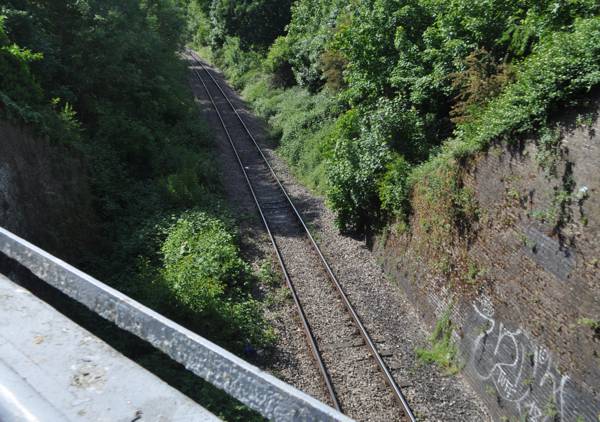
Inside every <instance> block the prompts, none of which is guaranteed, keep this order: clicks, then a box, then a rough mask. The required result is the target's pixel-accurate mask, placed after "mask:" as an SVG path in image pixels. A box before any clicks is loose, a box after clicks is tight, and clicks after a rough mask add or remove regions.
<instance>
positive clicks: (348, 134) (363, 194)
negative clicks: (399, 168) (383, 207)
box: [328, 110, 389, 233]
mask: <svg viewBox="0 0 600 422" xmlns="http://www.w3.org/2000/svg"><path fill="white" fill-rule="evenodd" d="M360 125H361V123H360V118H359V116H358V113H357V112H356V111H355V110H352V111H349V112H347V113H346V114H345V115H343V116H342V117H341V118H340V119H339V120H338V122H337V127H336V130H335V132H334V133H335V135H334V139H336V142H335V148H334V150H333V156H332V158H331V159H330V160H329V162H328V177H329V191H328V199H329V202H330V204H331V207H332V209H333V210H334V211H335V212H336V223H337V225H338V227H339V228H340V229H341V230H342V231H346V232H356V233H362V232H365V231H368V230H371V229H372V228H374V227H376V226H377V224H378V223H379V221H380V218H379V217H380V216H379V209H380V204H379V197H378V194H377V185H378V181H379V177H380V175H381V173H382V172H383V170H384V168H385V167H384V166H385V163H386V162H387V160H388V157H389V149H388V146H387V145H386V143H385V142H384V141H382V139H380V138H379V137H377V136H374V134H372V133H371V132H366V133H365V131H362V132H359V131H360ZM358 133H360V136H357V135H358Z"/></svg>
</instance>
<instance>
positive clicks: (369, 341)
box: [190, 50, 416, 422]
mask: <svg viewBox="0 0 600 422" xmlns="http://www.w3.org/2000/svg"><path fill="white" fill-rule="evenodd" d="M190 54H191V56H192V58H193V59H194V60H195V61H196V62H197V63H198V64H199V65H200V67H201V68H202V69H203V70H204V71H205V72H206V74H207V75H208V76H209V77H210V79H211V80H212V81H213V83H214V84H215V86H216V87H217V88H218V89H219V91H220V92H221V94H222V95H223V98H225V100H227V103H228V104H229V106H230V107H231V109H232V110H233V112H234V113H235V115H236V116H237V118H238V120H239V121H240V123H241V124H242V126H243V127H244V129H245V131H246V133H247V134H248V136H249V137H250V139H251V140H252V142H253V144H254V146H255V147H256V149H257V150H258V152H259V153H260V156H261V157H262V158H263V160H264V162H265V164H266V165H267V167H268V168H269V171H270V172H271V175H272V176H273V178H274V179H275V181H276V182H277V184H278V185H279V187H280V189H281V191H282V192H283V194H284V196H285V197H286V199H287V201H288V203H289V205H290V206H291V208H292V210H293V211H294V214H295V215H296V217H297V219H298V222H299V223H300V225H301V226H302V227H303V229H304V230H305V232H306V234H307V236H308V238H309V239H310V242H311V244H312V246H313V248H314V250H315V251H316V253H317V255H318V256H319V258H320V260H321V262H322V264H323V265H324V267H325V269H326V270H327V274H328V275H329V278H330V280H331V281H332V282H333V284H334V286H335V288H336V290H337V291H338V293H339V295H340V298H341V299H342V302H343V303H344V305H345V307H346V309H347V310H348V312H349V313H350V315H351V317H352V319H353V321H354V323H355V325H356V326H357V328H358V331H359V333H360V335H361V336H362V338H363V339H364V341H365V343H366V345H367V347H368V348H369V349H370V351H371V355H372V356H373V358H374V359H375V361H376V363H377V366H379V369H380V370H381V371H382V372H383V374H384V378H385V381H386V382H387V384H388V385H389V386H390V388H391V389H392V390H393V392H394V396H395V397H396V398H397V399H398V401H399V402H400V404H401V405H402V408H403V410H404V412H405V414H406V416H407V417H408V418H409V419H410V420H411V421H412V422H416V417H415V415H414V413H413V412H412V410H411V408H410V406H409V404H408V401H407V400H406V397H405V396H404V394H403V393H402V390H401V389H400V387H399V386H398V384H397V383H396V381H395V380H394V377H393V376H392V374H391V373H390V371H389V369H388V367H387V365H386V364H385V362H384V361H383V358H382V357H381V355H380V354H379V352H378V351H377V348H376V347H375V343H374V342H373V340H372V339H371V336H370V335H369V333H368V331H367V329H366V328H365V326H364V325H363V323H362V321H361V320H360V317H359V316H358V314H357V313H356V311H355V310H354V307H353V306H352V304H351V303H350V300H349V299H348V296H347V295H346V292H345V291H344V288H343V287H342V285H341V284H340V282H339V281H338V279H337V277H336V276H335V274H334V272H333V270H332V269H331V266H330V265H329V263H328V262H327V260H326V259H325V256H324V255H323V253H322V252H321V249H320V248H319V245H318V244H317V242H316V241H315V239H314V237H313V236H312V234H311V232H310V230H309V228H308V226H307V225H306V223H305V221H304V219H303V218H302V215H301V214H300V212H299V211H298V209H297V208H296V206H295V205H294V202H293V201H292V199H291V198H290V196H289V194H288V193H287V190H286V189H285V187H284V186H283V184H282V183H281V180H280V179H279V177H278V176H277V174H276V173H275V170H274V169H273V167H272V166H271V164H270V162H269V160H268V159H267V157H266V156H265V155H264V153H263V151H262V148H261V147H260V146H259V145H258V142H257V141H256V139H255V138H254V135H252V132H251V131H250V129H248V126H247V125H246V123H245V122H244V119H243V118H242V116H241V115H240V114H239V112H238V110H237V109H236V107H235V106H234V105H233V103H232V102H231V100H230V99H229V97H228V95H227V94H226V93H225V91H223V89H222V88H221V85H220V84H219V82H218V81H217V80H216V79H215V78H214V77H213V76H212V75H211V73H210V72H209V71H208V70H207V69H206V67H205V66H204V64H203V63H202V61H201V60H200V59H199V58H198V57H197V55H196V54H195V53H194V52H193V51H191V50H190ZM232 147H233V148H234V149H235V146H234V145H233V143H232ZM236 156H237V152H236ZM242 167H243V166H242ZM244 173H245V172H244Z"/></svg>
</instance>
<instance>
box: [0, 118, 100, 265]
mask: <svg viewBox="0 0 600 422" xmlns="http://www.w3.org/2000/svg"><path fill="white" fill-rule="evenodd" d="M94 215H95V214H94V212H93V209H92V197H91V194H90V190H89V187H88V182H87V177H86V167H85V164H84V162H83V160H82V159H81V158H80V157H79V154H78V153H77V152H76V151H75V150H74V149H73V148H69V147H66V146H59V145H53V144H52V143H51V142H50V141H48V140H46V139H41V138H39V137H36V136H33V135H32V134H31V132H30V131H29V130H27V129H24V128H21V127H18V126H15V125H13V124H9V123H6V122H1V121H0V226H2V227H4V228H6V229H7V230H10V231H12V232H13V233H15V234H17V235H18V236H21V237H23V238H25V239H27V240H28V241H30V242H32V243H34V244H36V245H37V246H40V247H41V248H43V249H46V250H48V251H49V252H51V253H53V254H56V255H58V256H59V257H61V258H62V259H65V260H67V261H68V262H69V263H71V264H77V263H79V260H80V259H81V251H82V250H86V249H89V248H92V247H95V246H94V245H95V244H96V242H95V238H94V233H95V232H96V230H95V228H94V226H95V225H94V220H95V218H94Z"/></svg>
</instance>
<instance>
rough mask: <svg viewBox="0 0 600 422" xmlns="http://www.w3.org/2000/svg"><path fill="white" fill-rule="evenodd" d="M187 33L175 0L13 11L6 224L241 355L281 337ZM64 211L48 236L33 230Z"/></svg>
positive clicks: (5, 132)
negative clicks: (254, 264)
mask: <svg viewBox="0 0 600 422" xmlns="http://www.w3.org/2000/svg"><path fill="white" fill-rule="evenodd" d="M184 26H185V25H184V20H183V10H182V8H181V5H180V3H179V2H175V1H169V0H165V1H158V2H153V1H152V2H146V1H138V0H126V1H122V0H118V1H116V0H115V1H105V0H101V1H100V0H98V1H96V0H89V1H84V2H81V1H63V2H42V3H39V2H34V3H31V2H25V3H23V2H21V1H8V2H4V4H3V6H1V7H0V116H1V118H2V121H3V123H2V125H3V126H2V136H3V140H2V142H3V145H2V146H1V147H0V150H1V151H7V152H8V153H6V154H2V156H0V171H1V172H2V173H0V174H1V176H0V183H2V184H1V185H0V194H1V195H2V198H0V202H1V203H2V204H3V205H2V206H3V210H2V214H0V215H3V216H7V215H11V216H14V218H13V220H15V221H17V223H16V224H13V225H12V227H11V228H13V229H14V230H15V231H16V232H17V234H20V235H23V236H25V237H29V238H30V239H31V240H34V241H37V240H38V239H41V240H42V246H45V247H48V248H49V249H50V250H51V252H54V253H57V254H59V255H60V256H66V257H72V256H75V255H76V256H77V260H76V262H77V263H78V264H79V265H81V266H83V269H85V270H86V271H88V272H90V273H91V274H93V275H94V276H96V277H98V278H99V279H101V280H103V281H105V282H107V283H109V284H111V285H112V286H114V287H116V288H118V289H119V290H121V291H123V292H125V293H126V294H129V295H131V296H132V297H134V298H135V299H137V300H140V301H141V302H143V303H145V304H147V305H149V306H150V307H152V308H154V309H156V310H157V311H159V312H161V313H163V314H166V315H167V316H170V317H172V318H174V319H176V320H177V321H178V322H180V323H182V324H183V325H186V326H187V327H188V328H190V329H192V330H194V331H196V332H198V333H199V334H201V335H204V336H206V337H208V338H209V339H211V340H213V341H215V342H217V343H219V344H220V345H222V346H224V347H226V348H227V349H229V350H231V351H233V352H235V353H238V354H241V355H243V354H244V351H245V350H251V351H255V350H256V349H261V348H265V347H268V346H269V344H270V343H271V341H272V333H271V330H270V329H269V328H268V327H267V326H265V323H264V318H263V310H262V305H261V304H260V303H259V302H258V301H257V300H256V299H255V298H254V297H253V294H252V293H253V289H254V286H255V284H256V282H257V275H255V274H254V273H253V272H252V271H251V269H250V266H249V265H248V264H247V263H246V262H245V261H244V260H243V259H242V258H241V254H240V251H239V246H238V239H237V233H236V229H235V225H234V223H233V219H232V218H231V216H230V215H229V211H228V207H227V204H226V203H225V202H224V200H223V198H222V194H221V187H220V180H219V176H218V171H217V168H216V165H215V155H214V151H213V148H214V146H213V145H212V140H211V137H210V135H209V133H208V132H207V130H206V129H205V127H204V125H203V124H202V122H201V121H200V120H199V118H198V110H197V107H196V105H195V104H194V101H193V97H192V95H191V93H190V90H189V86H188V84H187V82H188V75H187V67H186V64H185V63H184V62H183V61H182V60H180V58H179V57H178V55H177V54H178V51H179V50H180V49H181V47H182V45H183V40H184V38H183V37H184V34H183V33H182V31H181V30H180V29H181V28H183V27H184ZM4 122H6V123H4ZM5 136H10V139H8V138H6V139H5V138H4V137H5ZM42 155H47V156H45V157H42ZM73 161H75V162H76V164H75V165H71V164H69V163H71V162H73ZM78 163H79V164H80V165H79V164H78ZM37 164H40V166H39V167H37V168H34V167H35V166H36V165H37ZM45 170H47V171H45ZM77 172H81V174H77V175H76V174H74V173H77ZM6 175H10V178H9V177H4V176H6ZM36 176H40V177H41V178H42V183H40V184H39V185H37V184H36V183H34V181H33V180H32V179H33V178H35V177H36ZM49 190H53V192H50V191H49ZM36 198H38V199H40V198H41V200H40V201H39V202H36V204H35V205H33V204H32V201H34V200H35V199H36ZM36 206H37V208H35V207H36ZM46 208H47V209H46ZM60 214H62V215H64V218H63V219H62V221H58V223H59V224H55V225H54V226H53V227H47V228H46V229H45V231H43V232H42V234H43V235H44V236H46V237H44V236H35V234H36V233H37V232H36V230H34V228H35V227H38V226H39V225H42V224H44V223H45V222H57V220H58V219H59V217H58V215H60ZM88 214H89V216H90V217H91V219H90V220H88V221H85V224H79V223H83V221H82V220H84V219H85V220H87V216H88ZM39 216H42V217H43V218H38V217H39ZM11 218H12V217H11ZM1 224H3V225H4V224H5V222H4V221H3V222H2V223H1ZM83 227H86V229H84V228H83ZM87 228H89V230H87ZM38 232H39V230H38ZM73 232H76V234H75V235H73ZM32 233H33V234H34V235H32ZM72 235H73V236H72ZM88 235H89V239H86V237H88ZM48 237H52V239H50V240H48V241H44V239H46V238H48ZM79 239H83V240H82V242H79V241H78V240H79ZM91 244H93V246H94V248H91V247H87V246H90V245H91ZM82 246H83V247H82ZM61 306H63V307H64V308H65V309H64V310H65V312H69V314H70V315H71V316H72V317H74V318H77V319H78V321H79V322H80V323H82V324H84V325H85V326H86V327H88V328H89V329H91V330H92V331H95V332H96V333H97V334H98V335H100V336H102V337H103V338H105V339H107V340H108V341H109V342H110V343H111V344H112V345H113V346H115V347H117V348H119V350H121V351H122V352H124V353H125V354H127V355H128V356H131V357H133V358H134V359H135V360H136V361H137V362H140V363H142V364H144V365H146V366H147V367H149V368H150V369H151V370H153V371H158V374H159V376H162V377H164V378H165V379H167V380H168V381H169V382H171V383H175V384H177V385H178V387H179V388H181V389H182V390H183V391H184V392H185V393H186V394H189V395H190V396H191V397H193V398H196V399H198V400H199V401H200V402H201V403H202V404H203V405H205V406H208V407H209V409H211V410H213V411H214V412H216V413H218V414H220V415H221V416H224V417H226V418H227V419H233V420H235V419H241V420H248V419H249V418H253V417H255V415H254V414H252V413H251V412H249V411H247V410H244V409H242V408H241V407H240V406H239V405H237V404H235V403H233V401H232V400H230V399H228V398H227V397H226V396H224V395H223V394H221V393H219V392H215V391H214V390H212V389H210V388H209V387H208V386H207V384H205V383H203V382H201V381H200V380H197V379H196V378H195V377H193V376H190V375H189V374H186V373H185V371H183V370H182V369H181V368H178V367H176V366H174V365H173V364H172V363H169V361H168V360H167V361H165V359H164V357H163V356H161V355H160V354H158V353H156V352H155V351H154V350H153V349H151V348H148V347H145V346H144V345H141V344H139V343H136V342H135V341H133V340H132V339H130V338H128V337H127V336H124V335H117V334H115V333H116V331H114V327H110V326H103V325H101V323H100V322H97V321H95V320H91V319H88V316H85V314H84V313H80V311H79V310H77V309H75V310H73V309H72V308H71V306H70V305H69V304H68V303H63V304H62V305H61ZM98 327H102V328H98Z"/></svg>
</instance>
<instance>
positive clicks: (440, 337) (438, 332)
mask: <svg viewBox="0 0 600 422" xmlns="http://www.w3.org/2000/svg"><path fill="white" fill-rule="evenodd" d="M451 313H452V306H449V307H448V309H446V310H445V311H444V313H443V314H442V315H441V316H440V318H439V319H438V321H437V322H436V324H435V328H434V330H433V333H432V334H431V337H430V338H429V342H430V347H429V348H427V349H422V348H418V349H417V350H416V353H417V357H418V358H419V359H420V360H421V361H422V362H425V363H435V364H436V365H439V366H440V368H442V369H443V370H444V371H446V373H447V374H449V375H454V374H456V373H458V371H459V370H460V366H459V363H458V360H457V353H458V348H457V346H456V344H455V343H454V340H452V321H451V319H450V315H451Z"/></svg>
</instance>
